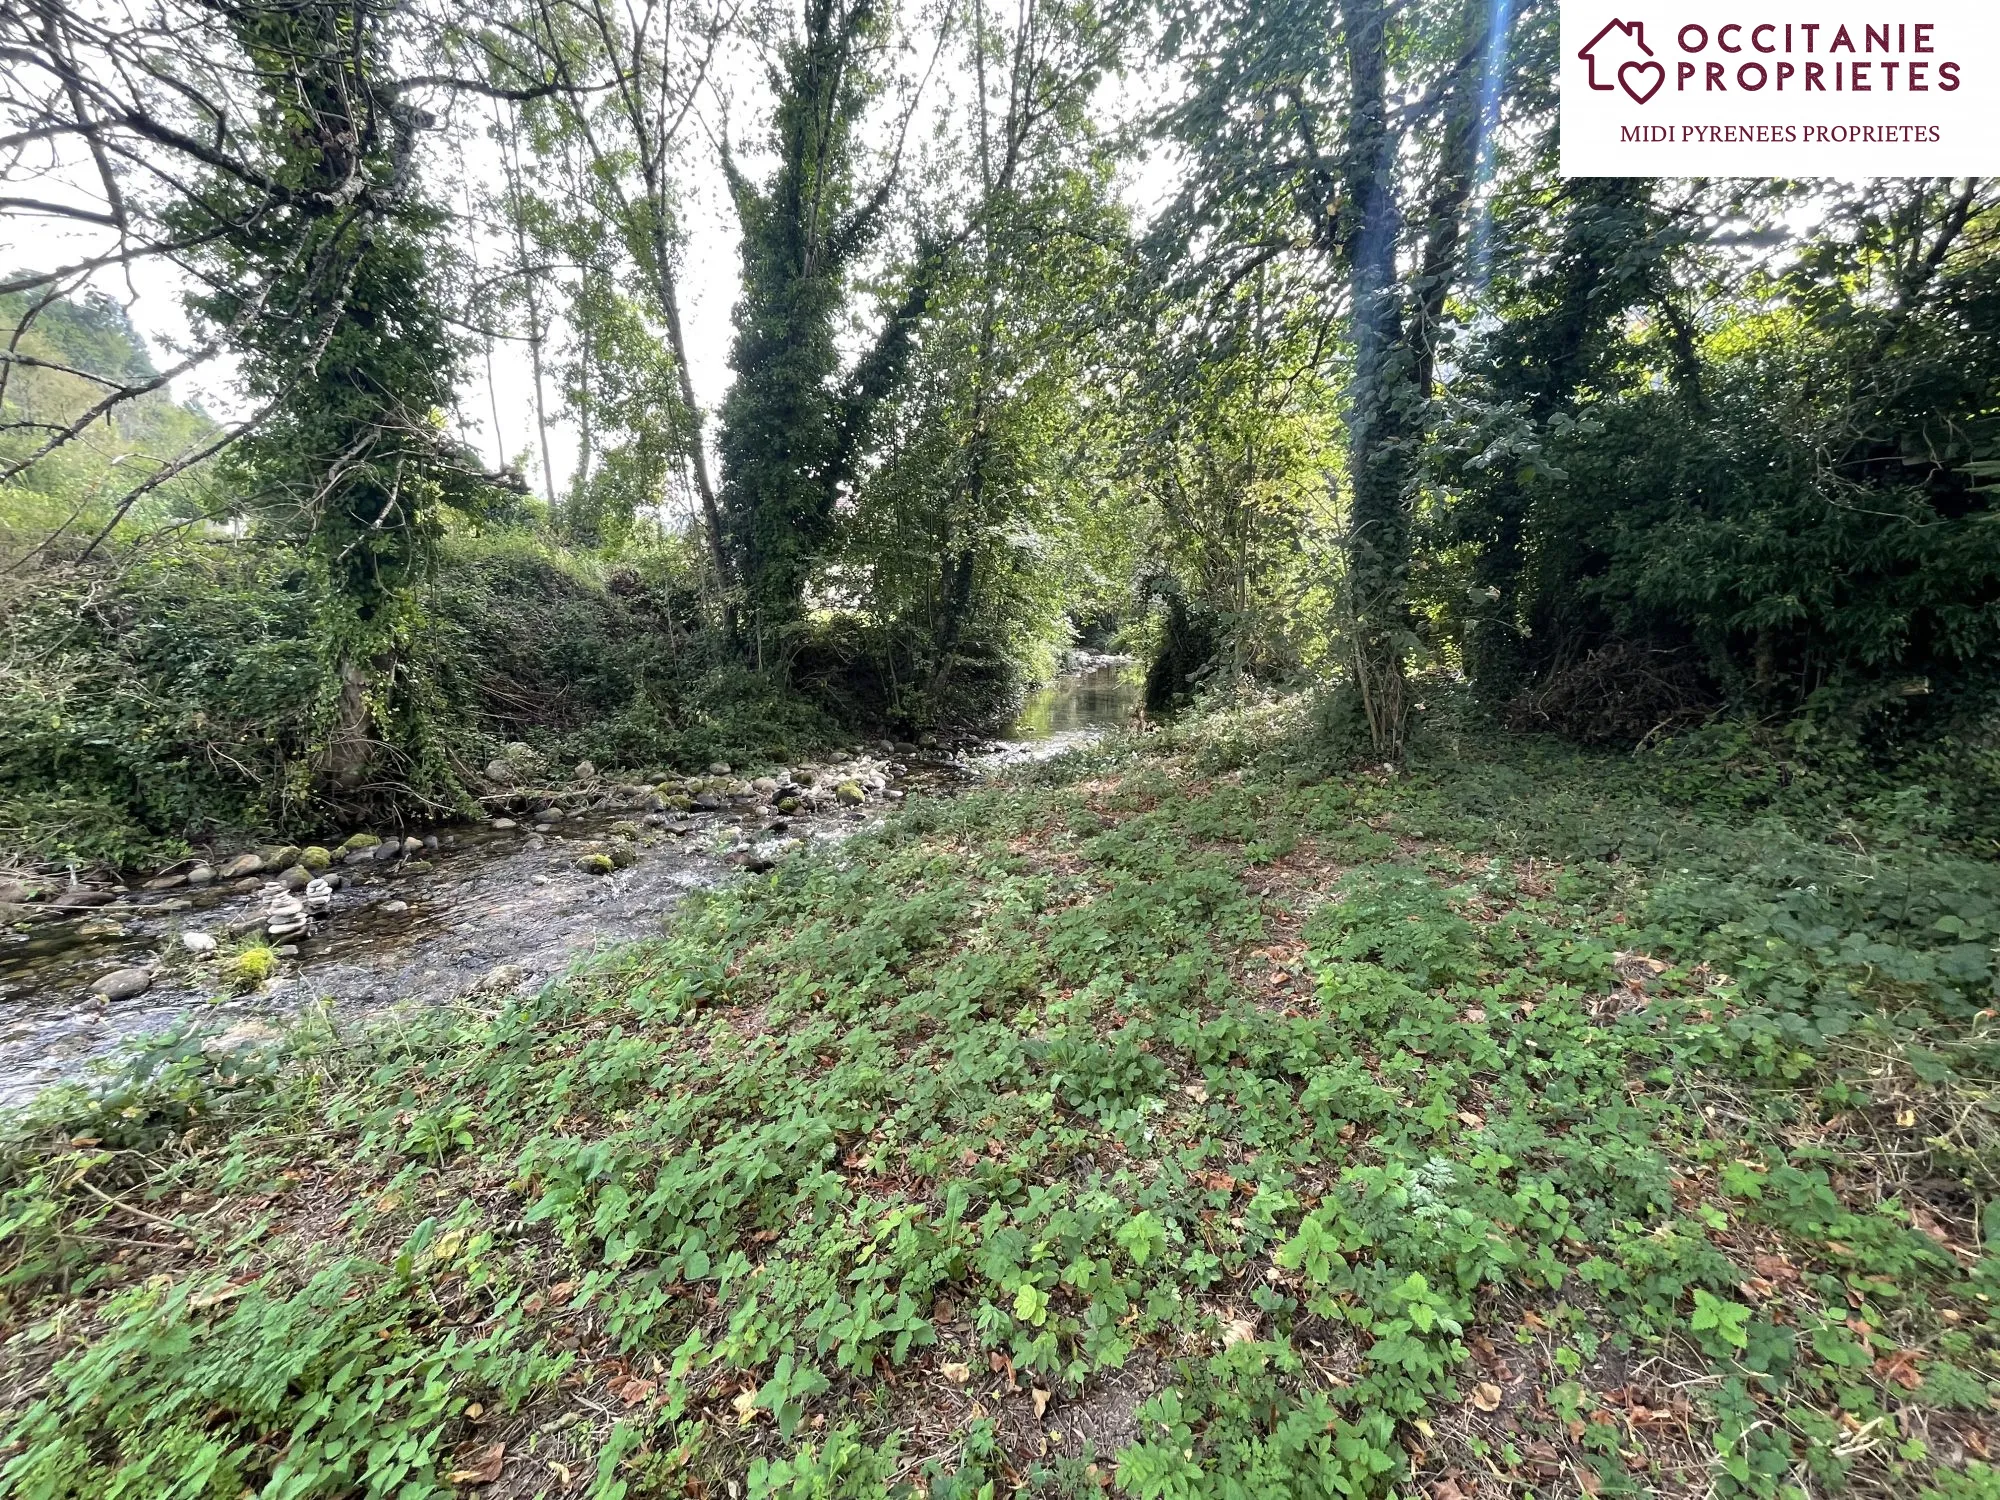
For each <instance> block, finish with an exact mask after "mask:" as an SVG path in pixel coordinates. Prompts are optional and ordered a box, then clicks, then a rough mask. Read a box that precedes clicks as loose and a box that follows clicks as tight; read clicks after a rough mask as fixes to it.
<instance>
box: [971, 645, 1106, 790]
mask: <svg viewBox="0 0 2000 1500" xmlns="http://www.w3.org/2000/svg"><path fill="white" fill-rule="evenodd" d="M1144 694H1145V687H1144V683H1143V681H1142V679H1141V677H1140V674H1139V672H1138V670H1137V668H1136V667H1134V665H1133V664H1132V662H1131V661H1129V660H1128V659H1126V658H1124V657H1097V658H1094V659H1093V660H1092V662H1091V664H1090V665H1089V666H1086V667H1085V668H1084V669H1083V670H1082V671H1079V672H1070V673H1068V674H1066V675H1064V676H1062V677H1058V678H1056V679H1055V681H1053V682H1050V683H1046V684H1044V685H1043V686H1042V687H1039V688H1037V689H1035V691H1034V692H1032V693H1030V694H1029V695H1028V699H1027V701H1026V702H1025V703H1023V704H1022V705H1021V711H1020V713H1018V714H1017V715H1016V716H1015V718H1014V722H1013V723H1012V724H1011V725H1009V726H1008V728H1007V731H1006V737H1005V738H1004V739H1003V740H1002V741H1001V743H1000V745H999V746H998V747H997V748H996V749H995V750H993V751H992V752H990V753H989V755H988V756H987V757H986V759H987V761H988V762H989V763H990V764H999V765H1004V764H1007V763H1009V762H1012V761H1022V760H1045V759H1047V758H1048V757H1049V756H1052V755H1060V754H1062V753H1063V752H1064V751H1065V750H1074V749H1076V748H1078V747H1079V746H1082V745H1088V744H1092V743H1094V742H1095V741H1097V740H1098V739H1101V738H1102V737H1103V736H1104V735H1105V733H1107V732H1108V731H1110V730H1114V729H1124V728H1128V727H1130V725H1131V723H1132V718H1133V715H1134V714H1135V713H1136V712H1137V711H1138V708H1139V701H1140V699H1141V698H1142V697H1143V696H1144Z"/></svg>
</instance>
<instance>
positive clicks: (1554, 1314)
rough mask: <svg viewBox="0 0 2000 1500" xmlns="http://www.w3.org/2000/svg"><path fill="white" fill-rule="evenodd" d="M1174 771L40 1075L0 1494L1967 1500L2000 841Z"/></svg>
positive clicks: (1991, 1281) (1477, 788) (1196, 761)
mask: <svg viewBox="0 0 2000 1500" xmlns="http://www.w3.org/2000/svg"><path fill="white" fill-rule="evenodd" d="M1199 733H1200V731H1199V729H1196V730H1190V731H1180V732H1177V733H1176V734H1175V735H1174V736H1172V737H1170V738H1168V739H1167V742H1166V743H1164V744H1163V743H1159V742H1156V743H1154V744H1153V745H1151V746H1150V747H1147V748H1144V749H1141V748H1139V747H1136V746H1133V745H1129V744H1126V745H1114V746H1111V747H1107V748H1105V749H1103V750H1100V751H1097V752H1093V753H1091V754H1089V755H1086V756H1079V757H1073V758H1071V759H1070V760H1068V761H1066V762H1064V763H1060V764H1058V765H1055V766H1050V767H1043V768H1036V769H1034V770H1031V771H1029V772H1027V773H1025V774H1024V775H1023V777H1022V779H1021V781H1020V782H1019V783H1018V784H1016V785H1013V786H1010V787H1005V788H997V789H991V790H986V791H981V792H977V793H974V794H971V795H968V796H966V797H963V798H961V799H958V800H955V801H951V802H933V803H929V804H926V805H924V806H923V807H921V808H917V809H913V810H912V812H911V814H910V815H909V816H908V817H907V818H905V819H904V820H903V821H902V822H900V823H898V824H894V825H892V826H891V827H890V828H889V829H887V830H886V831H884V832H883V833H881V834H880V835H877V836H871V837H867V838H862V839H857V840H855V841H854V842H851V843H849V844H847V845H844V846H842V847H841V848H839V849H836V850H831V851H824V852H821V853H818V854H815V855H812V856H809V857H800V858H797V859H794V860H793V861H791V862H789V863H787V864H785V865H783V866H781V867H780V868H779V869H777V870H775V871H773V872H771V873H770V874H768V875H765V876H762V877H759V878H757V879H754V880H751V881H749V882H746V883H745V884H743V885H741V886H739V887H735V888H732V889H730V890H727V891H723V892H719V893H716V894H714V895H712V896H710V897H708V898H706V899H704V900H701V901H699V902H697V903H695V904H693V905H692V906H690V907H689V908H687V909H686V910H685V911H684V912H683V913H682V914H681V915H680V916H679V917H678V918H677V919H676V922H675V924H674V926H673V927H672V929H671V930H670V931H669V932H668V933H667V934H666V935H665V936H664V937H663V938H662V939H660V940H659V941H657V942H653V943H648V944H642V945H638V946H635V947H632V948H628V949H625V950H621V951H619V952H616V953H614V954H611V955H608V956H606V957H604V958H602V959H600V960H598V961H597V962H596V963H595V964H594V965H593V966H591V967H589V968H586V969H584V970H581V971H579V972H577V973H575V974H573V975H572V976H570V977H569V978H568V979H566V980H565V981H563V982H561V983H559V984H557V985H554V986H551V987H550V988H548V989H547V990H545V991H544V992H543V993H541V994H540V995H538V996H536V997H534V998H532V999H527V1000H521V1001H518V1002H515V1003H511V1004H510V1005H509V1006H508V1007H507V1008H506V1009H504V1010H502V1011H500V1012H498V1013H495V1014H489V1015H457V1014H454V1015H436V1016H432V1017H429V1018H426V1019H424V1020H421V1021H419V1022H417V1023H415V1024H414V1025H411V1026H408V1027H405V1028H404V1029H403V1030H402V1031H401V1032H399V1033H398V1034H396V1035H393V1036H389V1035H381V1034H377V1035H372V1036H360V1037H346V1036H328V1035H324V1034H313V1035H306V1036H302V1037H301V1038H300V1039H299V1040H298V1041H297V1042H296V1043H295V1045H294V1047H293V1050H292V1052H291V1053H290V1055H289V1056H288V1058H287V1059H286V1060H285V1061H284V1063H283V1064H282V1065H281V1066H278V1067H276V1068H274V1069H258V1070H255V1071H249V1070H246V1071H244V1072H241V1073H238V1072H236V1071H234V1068H235V1065H234V1064H233V1063H229V1062H227V1061H226V1060H219V1059H217V1058H215V1057H213V1056H210V1055H209V1054H207V1053H205V1052H202V1051H201V1050H200V1048H199V1047H198V1046H193V1045H189V1046H186V1047H184V1048H183V1050H182V1051H181V1052H180V1053H179V1054H177V1055H176V1057H175V1058H174V1059H173V1060H172V1061H170V1062H169V1063H168V1064H167V1065H166V1066H164V1067H162V1068H158V1069H156V1072H155V1074H154V1076H153V1077H152V1078H151V1079H149V1080H147V1081H146V1082H144V1083H143V1084H138V1083H128V1084H125V1085H122V1086H121V1091H115V1092H111V1093H106V1094H104V1095H102V1096H100V1097H99V1098H98V1099H97V1100H96V1101H95V1102H94V1103H93V1102H91V1101H90V1100H87V1099H85V1098H84V1097H83V1096H81V1095H79V1094H77V1093H74V1092H72V1093H70V1094H67V1095H60V1096H54V1097H51V1098H50V1099H48V1100H46V1101H45V1102H44V1103H43V1105H42V1106H41V1107H40V1112H39V1114H38V1115H37V1116H36V1117H35V1118H34V1119H31V1120H29V1121H27V1122H24V1124H23V1125H22V1126H21V1127H20V1128H19V1130H18V1131H17V1133H16V1135H15V1137H14V1139H13V1141H12V1143H11V1145H10V1146H9V1148H8V1154H7V1157H6V1160H5V1167H4V1178H3V1179H0V1180H4V1183H5V1198H4V1207H0V1215H4V1217H0V1234H4V1235H5V1244H6V1246H7V1250H6V1258H5V1262H4V1276H5V1279H4V1283H0V1285H4V1291H5V1296H6V1298H7V1301H6V1304H5V1312H4V1316H5V1319H6V1332H7V1342H6V1344H5V1346H4V1349H5V1353H4V1355H0V1364H4V1368H5V1370H6V1372H7V1373H6V1378H5V1384H4V1386H0V1404H4V1408H5V1411H6V1413H7V1417H6V1421H7V1429H8V1443H9V1447H8V1449H7V1450H6V1456H5V1458H4V1463H5V1465H6V1467H5V1469H4V1474H5V1481H4V1482H5V1484H6V1486H7V1488H8V1489H9V1491H10V1492H11V1493H16V1494H20V1495H24V1496H30V1495H32V1496H48V1497H55V1496H68V1495H78V1496H81V1495H98V1494H135V1495H136V1494H140V1493H145V1494H169V1493H171V1494H185V1495H215V1496H218V1497H220V1496H229V1497H234V1496H236V1495H239V1494H241V1493H243V1492H244V1491H245V1490H249V1491H251V1492H255V1493H264V1494H272V1495H278V1494H283V1495H288V1496H290V1495H319V1494H326V1495H333V1494H350V1493H363V1494H382V1495H387V1494H396V1495H421V1494H427V1493H446V1492H449V1491H451V1490H452V1489H453V1488H459V1489H471V1488H479V1489H481V1490H482V1491H483V1492H484V1493H488V1494H507V1495H513V1494H520V1495H528V1494H537V1493H548V1494H557V1493H584V1494H592V1495H599V1496H604V1497H607V1500H609V1497H613V1496H619V1495H625V1496H641V1495H717V1496H719V1495H723V1494H747V1495H751V1496H758V1497H764V1496H786V1497H791V1496H799V1497H804V1496H839V1495H852V1496H864V1495H865V1496H874V1495H883V1494H918V1493H924V1494H928V1495H931V1496H964V1497H970V1496H977V1495H992V1494H996V1493H1000V1492H1001V1491H1003V1490H1004V1491H1016V1490H1021V1491H1026V1492H1030V1493H1040V1494H1048V1495H1072V1496H1077V1495H1096V1494H1099V1493H1102V1492H1103V1490H1104V1489H1105V1488H1107V1487H1108V1488H1110V1489H1112V1490H1113V1491H1115V1492H1116V1493H1120V1494H1125V1495H1130V1496H1138V1497H1147V1500H1167V1497H1180V1496H1190V1497H1192V1496H1208V1495H1217V1496H1258V1497H1263V1496H1300V1497H1308V1496H1311V1497H1318V1496H1341V1497H1362V1496H1374V1495H1388V1494H1391V1493H1398V1492H1410V1491H1413V1490H1418V1489H1421V1490H1423V1491H1425V1492H1427V1493H1429V1494H1431V1495H1432V1496H1433V1497H1435V1500H1452V1497H1454V1496H1457V1497H1471V1496H1475V1495H1496V1496H1497V1495H1500V1494H1503V1493H1514V1492H1517V1491H1518V1492H1522V1493H1528V1492H1533V1493H1557V1492H1573V1491H1575V1490H1576V1489H1578V1488H1581V1489H1582V1490H1583V1491H1584V1492H1585V1493H1587V1494H1590V1495H1593V1496H1597V1495H1603V1494H1639V1493H1651V1492H1659V1491H1672V1492H1683V1491H1684V1492H1688V1493H1697V1492H1698V1493H1704V1494H1706V1493H1717V1494H1722V1495H1730V1496H1735V1495H1745V1496H1767V1495H1768V1496H1780V1495H1785V1496H1790V1495H1806V1494H1820V1493H1834V1492H1838V1493H1853V1494H1886V1493H1888V1492H1890V1491H1900V1492H1905V1493H1912V1494H1914V1493H1920V1492H1923V1491H1925V1490H1927V1489H1928V1490H1931V1491H1934V1492H1935V1493H1937V1494H1939V1495H1942V1496H1949V1497H1953V1500H1956V1497H1959V1496H1971V1495H1979V1494H1985V1493H1990V1491H1991V1487H1992V1486H1993V1484H1994V1479H1993V1471H1992V1470H1991V1469H1990V1468H1989V1467H1987V1465H1988V1464H1989V1462H1990V1461H1991V1460H1992V1458H1993V1457H1994V1454H1993V1448H1994V1446H1995V1444H1996V1442H2000V1439H1996V1438H1995V1437H1994V1436H1993V1434H1994V1432H1995V1429H1996V1426H2000V1384H1996V1380H2000V1363H1996V1358H2000V1321H1996V1314H1995V1311H1994V1307H1993V1303H1992V1300H1991V1299H1992V1298H1993V1297H1994V1295H1995V1294H1996V1292H2000V1254H1996V1251H1995V1239H1996V1235H1997V1234H2000V1210H1996V1209H1994V1208H1992V1207H1991V1205H1992V1204H1993V1203H1994V1200H1995V1190H1996V1183H1995V1182H1994V1180H1993V1172H1994V1168H1993V1163H1994V1160H1995V1156H1994V1152H1993V1150H1992V1149H1991V1142H1992V1139H1993V1130H1994V1125H1995V1113H1994V1110H1995V1106H1994V1095H1993V1078H1994V1075H1995V1062H1996V1057H1995V1040H1996V1038H1995V1025H1994V1017H1993V1012H1992V1004H1993V998H1992V991H1993V972H1992V967H1991V963H1992V954H1991V950H1990V948H1989V947H1987V946H1984V943H1985V939H1986V936H1987V933H1986V929H1985V927H1984V926H1982V925H1980V924H1982V923H1984V922H1985V921H1986V920H1987V919H1986V917H1985V916H1984V915H1982V913H1983V912H1985V911H1987V910H1989V909H1990V908H1989V906H1988V905H1987V904H1986V903H1989V902H1991V901H1992V900H1993V898H1994V896H1995V893H1996V892H2000V881H1996V879H1995V876H1994V874H1993V872H1992V870H1991V867H1990V866H1988V865H1986V864H1984V863H1981V862H1979V861H1977V860H1974V859H1972V858H1970V857H1968V856H1965V855H1962V854H1959V853H1955V852H1953V851H1952V850H1951V849H1950V848H1949V847H1948V846H1946V845H1944V844H1942V843H1936V842H1926V841H1925V839H1924V838H1921V837H1916V836H1914V835H1912V834H1910V833H1909V832H1908V831H1907V830H1906V831H1905V832H1904V833H1903V834H1900V835H1898V834H1895V833H1894V832H1893V830H1891V831H1888V833H1887V834H1886V836H1881V837H1875V838H1874V841H1872V842H1871V836H1875V835H1883V834H1884V830H1882V829H1880V828H1876V827H1874V826H1873V825H1866V828H1865V831H1864V825H1862V824H1856V823H1847V824H1843V823H1842V822H1841V821H1840V818H1838V817H1836V816H1835V815H1834V814H1832V813H1828V815H1827V817H1826V819H1825V820H1824V822H1823V823H1822V824H1821V825H1819V826H1811V825H1807V824H1805V823H1802V822H1800V821H1798V820H1797V819H1792V820H1790V821H1779V822H1769V823H1759V824H1757V825H1756V826H1754V827H1749V828H1746V827H1743V826H1742V825H1740V824H1732V823H1730V822H1729V821H1728V820H1726V819H1715V818H1713V815H1711V814H1704V813H1702V812H1701V811H1699V810H1698V809H1691V808H1690V807H1689V806H1687V805H1686V804H1685V803H1681V804H1675V803H1670V802H1668V801H1665V800H1663V799H1662V798H1661V797H1660V796H1657V795H1654V794H1653V793H1651V792H1649V791H1647V790H1646V789H1645V788H1644V787H1643V786H1642V785H1640V784H1639V783H1638V782H1637V781H1636V780H1635V778H1634V776H1633V774H1632V773H1631V772H1630V771H1629V770H1627V769H1626V768H1625V765H1624V764H1623V763H1619V762H1613V761H1607V760H1599V759H1596V758H1592V757H1588V756H1582V755H1577V754H1574V753H1568V752H1565V753H1564V754H1563V755H1562V756H1560V757H1555V756H1552V755H1551V753H1550V752H1549V751H1547V750H1546V749H1545V748H1544V747H1541V746H1539V745H1536V744H1533V743H1521V744H1515V745H1510V746H1508V747H1507V749H1506V754H1505V756H1504V757H1503V758H1500V759H1496V760H1493V761H1490V762H1481V763H1468V762H1452V763H1445V764H1440V765H1435V766H1431V767H1429V768H1419V769H1418V770H1417V771H1416V772H1414V773H1413V774H1411V775H1407V776H1403V777H1394V778H1392V777H1389V776H1386V775H1381V774H1366V775H1362V774H1342V775H1338V776H1331V777H1329V776H1326V775H1324V774H1323V773H1321V772H1319V771H1316V770H1315V769H1314V768H1313V766H1312V763H1311V761H1310V759H1309V757H1308V756H1307V755H1306V754H1305V753H1304V752H1297V753H1292V754H1284V753H1277V752H1269V751H1267V752H1264V753H1262V754H1260V755H1258V756H1257V757H1256V758H1254V759H1251V758H1249V757H1248V756H1247V754H1246V753H1245V752H1244V750H1243V743H1244V741H1245V738H1246V731H1245V730H1244V729H1243V727H1242V726H1241V725H1240V724H1235V723H1223V724H1221V725H1220V726H1219V727H1218V729H1217V735H1218V741H1217V743H1216V744H1213V745H1205V744H1203V743H1202V742H1201V741H1200V738H1199ZM1772 817H1773V818H1775V817H1776V815H1775V814H1773V815H1772ZM1849 833H1857V834H1860V835H1861V837H1860V838H1859V840H1858V842H1859V848H1857V847H1856V846H1857V840H1856V839H1855V838H1850V837H1849V836H1848V835H1849Z"/></svg>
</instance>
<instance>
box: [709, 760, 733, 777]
mask: <svg viewBox="0 0 2000 1500" xmlns="http://www.w3.org/2000/svg"><path fill="white" fill-rule="evenodd" d="M708 774H709V775H711V776H727V775H728V774H729V762H728V761H726V760H718V761H716V762H714V763H713V764H712V765H710V766H709V768H708Z"/></svg>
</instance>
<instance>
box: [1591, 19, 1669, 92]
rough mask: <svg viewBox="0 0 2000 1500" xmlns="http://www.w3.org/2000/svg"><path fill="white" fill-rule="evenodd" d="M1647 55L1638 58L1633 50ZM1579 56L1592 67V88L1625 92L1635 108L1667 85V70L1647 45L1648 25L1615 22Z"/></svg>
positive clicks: (1601, 32) (1614, 20)
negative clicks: (1635, 49) (1629, 96)
mask: <svg viewBox="0 0 2000 1500" xmlns="http://www.w3.org/2000/svg"><path fill="white" fill-rule="evenodd" d="M1634 48H1637V49H1638V51H1639V52H1642V53H1644V54H1645V56H1644V57H1640V56H1637V55H1635V53H1634V51H1633V49H1634ZM1576 55H1577V56H1578V57H1580V58H1582V59H1583V61H1584V62H1586V63H1588V64H1589V65H1590V86H1591V87H1592V88H1593V89H1596V90H1597V91H1598V92H1599V93H1606V94H1608V93H1611V92H1613V91H1614V90H1617V89H1623V90H1625V92H1626V93H1627V94H1629V95H1631V96H1632V102H1633V103H1634V104H1644V103H1645V102H1646V101H1647V100H1648V99H1650V98H1652V97H1653V95H1655V94H1657V93H1659V91H1660V86H1661V85H1662V84H1664V83H1665V82H1666V81H1667V70H1666V68H1665V67H1664V66H1663V65H1662V64H1661V63H1660V62H1659V61H1658V60H1657V59H1656V58H1654V56H1653V49H1652V48H1651V47H1648V46H1647V45H1646V23H1645V22H1644V21H1620V20H1617V19H1616V18H1613V19H1612V20H1611V21H1610V22H1608V23H1606V25H1605V27H1604V29H1603V30H1602V31H1600V32H1598V33H1597V35H1596V36H1594V37H1592V38H1591V39H1590V40H1589V41H1587V42H1585V43H1584V44H1583V45H1582V46H1581V47H1579V48H1577V49H1576Z"/></svg>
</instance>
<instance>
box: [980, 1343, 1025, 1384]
mask: <svg viewBox="0 0 2000 1500" xmlns="http://www.w3.org/2000/svg"><path fill="white" fill-rule="evenodd" d="M986 1368H987V1369H989V1370H991V1371H992V1372H993V1373H994V1374H995V1375H1005V1376H1006V1377H1007V1389H1008V1390H1010V1391H1018V1390H1019V1389H1020V1388H1021V1387H1020V1386H1019V1385H1018V1384H1017V1383H1016V1382H1015V1380H1014V1358H1013V1356H1012V1355H1009V1354H1002V1353H1001V1352H1000V1351H999V1350H998V1349H995V1350H994V1351H993V1352H992V1353H991V1354H989V1355H987V1356H986Z"/></svg>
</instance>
